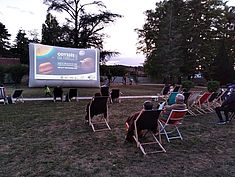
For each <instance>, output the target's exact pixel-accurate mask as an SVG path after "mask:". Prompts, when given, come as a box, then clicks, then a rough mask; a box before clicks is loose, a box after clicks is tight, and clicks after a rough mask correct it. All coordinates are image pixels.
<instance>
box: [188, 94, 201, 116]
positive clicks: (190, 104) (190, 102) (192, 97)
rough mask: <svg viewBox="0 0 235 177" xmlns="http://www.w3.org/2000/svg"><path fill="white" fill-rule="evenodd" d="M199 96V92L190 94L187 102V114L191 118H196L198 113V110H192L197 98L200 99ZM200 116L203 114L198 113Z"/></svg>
mask: <svg viewBox="0 0 235 177" xmlns="http://www.w3.org/2000/svg"><path fill="white" fill-rule="evenodd" d="M200 94H201V91H195V92H191V95H190V96H189V98H188V101H187V108H188V113H189V114H190V115H192V116H196V115H198V113H199V112H198V110H197V109H195V108H194V105H195V103H196V101H197V100H198V98H199V97H200ZM200 114H203V113H202V112H200Z"/></svg>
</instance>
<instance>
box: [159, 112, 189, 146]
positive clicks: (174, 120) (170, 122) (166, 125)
mask: <svg viewBox="0 0 235 177" xmlns="http://www.w3.org/2000/svg"><path fill="white" fill-rule="evenodd" d="M187 112H188V109H184V110H171V113H170V115H169V116H168V118H167V119H163V118H160V119H159V123H160V127H161V130H160V133H161V134H164V135H165V136H166V138H167V141H168V142H170V140H171V139H181V140H183V137H182V135H181V133H180V131H179V128H178V127H179V125H180V124H181V122H182V120H183V118H184V116H185V114H186V113H187Z"/></svg>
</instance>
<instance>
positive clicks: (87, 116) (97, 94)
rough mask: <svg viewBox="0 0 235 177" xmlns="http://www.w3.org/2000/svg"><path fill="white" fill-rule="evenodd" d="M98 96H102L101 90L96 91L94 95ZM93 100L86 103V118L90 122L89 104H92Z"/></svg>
mask: <svg viewBox="0 0 235 177" xmlns="http://www.w3.org/2000/svg"><path fill="white" fill-rule="evenodd" d="M98 96H102V95H101V93H100V92H97V93H95V95H94V97H98ZM90 104H91V102H89V103H87V105H86V116H85V120H86V121H87V122H88V118H89V106H90Z"/></svg>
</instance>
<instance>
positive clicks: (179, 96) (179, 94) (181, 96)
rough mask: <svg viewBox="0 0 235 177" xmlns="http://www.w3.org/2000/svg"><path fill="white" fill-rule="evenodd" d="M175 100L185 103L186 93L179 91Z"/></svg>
mask: <svg viewBox="0 0 235 177" xmlns="http://www.w3.org/2000/svg"><path fill="white" fill-rule="evenodd" d="M175 102H176V103H179V104H180V103H184V95H183V94H181V93H178V94H177V95H176V97H175Z"/></svg>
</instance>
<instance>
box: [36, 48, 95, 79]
mask: <svg viewBox="0 0 235 177" xmlns="http://www.w3.org/2000/svg"><path fill="white" fill-rule="evenodd" d="M34 50H35V54H36V55H35V63H34V64H35V65H34V67H35V79H58V80H60V79H61V80H97V67H96V66H97V50H91V49H75V48H62V47H55V46H47V45H41V44H34Z"/></svg>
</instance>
